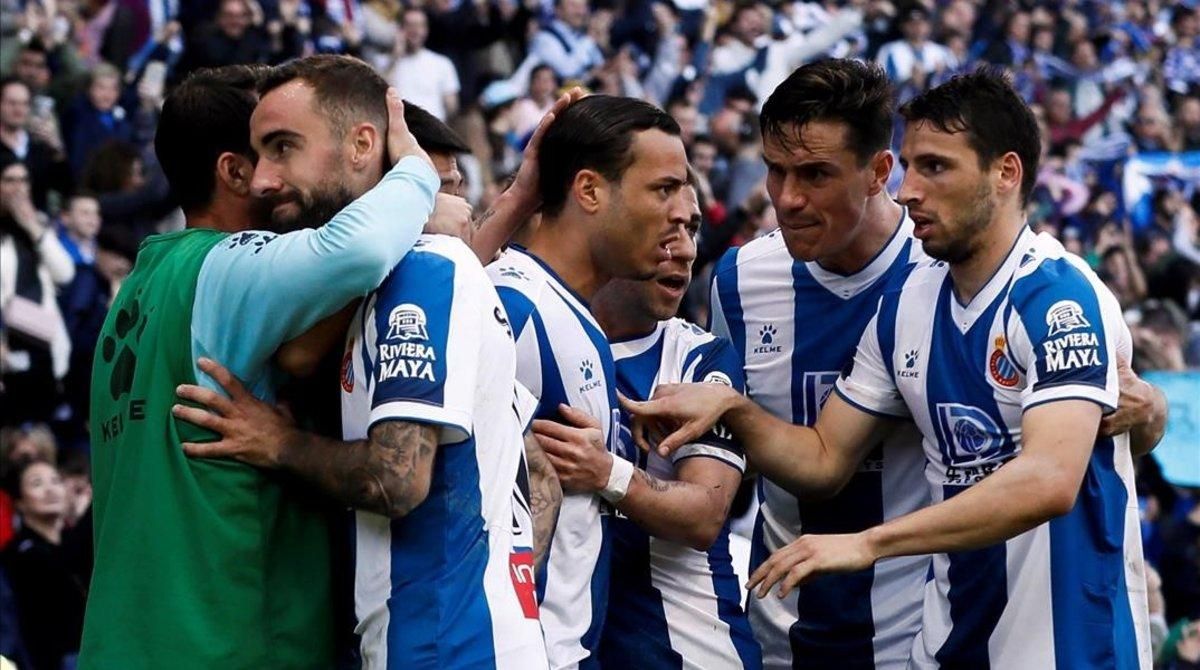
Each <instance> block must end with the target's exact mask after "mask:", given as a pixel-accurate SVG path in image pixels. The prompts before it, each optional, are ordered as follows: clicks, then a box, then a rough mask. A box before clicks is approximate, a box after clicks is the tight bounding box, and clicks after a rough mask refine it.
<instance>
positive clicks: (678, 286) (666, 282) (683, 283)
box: [655, 276, 687, 292]
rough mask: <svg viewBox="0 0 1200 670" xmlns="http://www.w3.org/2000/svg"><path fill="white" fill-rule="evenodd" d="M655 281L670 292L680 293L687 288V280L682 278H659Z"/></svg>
mask: <svg viewBox="0 0 1200 670" xmlns="http://www.w3.org/2000/svg"><path fill="white" fill-rule="evenodd" d="M655 281H657V282H658V285H659V286H662V287H663V288H666V289H667V290H669V291H671V292H681V291H683V289H684V288H686V287H687V278H686V277H682V276H672V277H659V278H658V279H656V280H655Z"/></svg>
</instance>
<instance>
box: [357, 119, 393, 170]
mask: <svg viewBox="0 0 1200 670" xmlns="http://www.w3.org/2000/svg"><path fill="white" fill-rule="evenodd" d="M350 147H351V152H352V153H351V156H350V161H351V164H352V165H353V166H354V168H355V169H357V170H361V169H364V168H367V167H374V166H375V165H376V164H377V163H379V155H380V152H382V151H383V150H384V149H385V147H384V136H383V135H382V134H381V133H380V132H379V129H378V128H376V127H375V124H373V123H360V124H358V125H356V126H354V127H353V128H351V129H350Z"/></svg>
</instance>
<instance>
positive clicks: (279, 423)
mask: <svg viewBox="0 0 1200 670" xmlns="http://www.w3.org/2000/svg"><path fill="white" fill-rule="evenodd" d="M198 366H199V367H200V369H201V370H202V371H203V372H204V373H205V374H207V375H208V376H210V377H212V378H213V380H215V381H216V382H217V383H218V384H220V385H221V388H223V389H225V392H226V393H228V394H229V397H228V398H227V397H225V396H223V395H221V394H220V393H217V392H216V391H213V390H211V389H206V388H204V387H201V386H196V385H193V384H183V385H181V386H179V387H178V388H177V389H176V390H175V391H176V394H177V395H178V396H179V398H180V399H181V400H186V401H189V402H191V403H193V404H195V405H198V407H192V406H188V405H183V404H177V405H175V406H174V407H172V408H171V413H172V414H173V415H174V416H175V418H176V419H180V420H182V421H187V422H188V423H191V424H194V425H196V426H199V427H201V428H205V429H208V430H211V431H213V432H214V433H217V434H218V435H219V436H220V439H219V440H217V441H215V442H185V443H184V444H183V451H184V453H186V454H187V455H188V456H190V457H192V458H233V459H236V460H239V461H241V462H243V463H246V464H249V465H254V466H257V467H263V468H272V467H278V466H279V465H280V457H281V455H282V452H283V449H284V446H285V445H286V444H288V443H290V442H294V441H295V440H296V438H295V435H296V433H297V431H296V428H295V426H294V424H293V421H292V417H291V415H289V414H288V413H287V412H286V411H284V410H283V409H281V408H279V407H276V406H274V405H270V404H268V403H265V402H263V401H261V400H259V399H258V398H256V397H254V396H253V395H252V394H251V393H250V392H249V391H248V390H246V387H245V386H244V385H243V384H242V382H241V380H239V379H238V378H237V377H235V376H234V375H233V373H231V372H230V371H229V370H227V369H225V367H224V366H222V365H221V364H219V363H217V362H216V361H213V360H211V359H208V358H201V359H200V360H199V362H198Z"/></svg>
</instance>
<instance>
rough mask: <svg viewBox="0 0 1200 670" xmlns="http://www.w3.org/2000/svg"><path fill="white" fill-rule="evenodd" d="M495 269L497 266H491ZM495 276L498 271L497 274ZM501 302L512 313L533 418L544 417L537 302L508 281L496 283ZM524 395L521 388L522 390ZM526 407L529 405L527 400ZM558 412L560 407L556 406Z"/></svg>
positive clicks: (520, 370)
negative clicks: (536, 314) (535, 303)
mask: <svg viewBox="0 0 1200 670" xmlns="http://www.w3.org/2000/svg"><path fill="white" fill-rule="evenodd" d="M488 272H489V273H492V272H493V269H492V268H490V267H489V268H488ZM493 279H495V275H494V274H493ZM496 294H497V295H498V296H500V304H501V305H503V306H504V312H505V313H506V314H507V315H508V323H509V326H510V327H511V328H512V334H513V340H514V341H515V345H516V351H517V382H518V384H519V385H520V386H521V387H522V389H523V390H524V391H525V392H526V393H528V394H529V397H531V398H532V400H533V406H532V411H533V414H532V415H531V416H530V417H529V421H532V420H533V419H536V418H544V417H542V415H541V414H542V406H541V399H542V387H543V383H542V347H541V339H542V336H541V333H540V326H539V325H538V324H537V323H536V318H535V310H534V303H533V301H532V300H531V299H530V298H529V296H528V295H526V294H525V293H524V292H522V291H520V290H518V289H516V288H514V287H512V286H506V285H504V284H502V283H501V284H498V285H497V286H496ZM518 395H520V392H518ZM523 407H526V408H527V407H528V405H527V404H524V405H523ZM552 409H554V411H556V412H557V408H552Z"/></svg>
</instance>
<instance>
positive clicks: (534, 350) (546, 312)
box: [487, 246, 620, 670]
mask: <svg viewBox="0 0 1200 670" xmlns="http://www.w3.org/2000/svg"><path fill="white" fill-rule="evenodd" d="M487 272H488V275H489V276H490V277H491V280H492V282H493V283H494V284H495V285H496V290H497V292H498V293H499V295H500V300H501V301H502V302H503V303H504V307H505V309H506V310H507V312H508V317H509V322H510V323H511V325H512V332H513V335H514V337H515V338H516V342H517V380H518V381H519V382H520V383H521V384H522V385H524V386H525V387H526V388H527V389H529V391H530V392H532V393H533V395H534V396H535V397H537V398H538V400H539V405H538V409H537V413H536V418H539V419H551V420H558V421H561V420H562V419H561V417H560V416H559V412H558V406H559V404H567V405H570V406H572V407H574V408H576V409H579V410H581V411H584V412H587V413H588V414H591V415H592V416H593V417H595V418H596V419H597V420H598V421H599V422H600V425H601V427H602V430H603V432H604V438H605V441H606V444H608V446H609V450H610V451H612V452H614V453H616V452H617V449H616V444H615V443H616V438H617V430H616V425H617V424H618V423H619V421H620V408H619V405H618V404H617V386H616V381H615V380H616V373H615V371H614V369H613V358H612V351H611V350H610V349H609V346H608V341H607V340H606V339H605V337H604V333H603V331H602V330H601V329H600V326H599V325H598V324H597V323H596V320H595V319H594V318H593V317H592V314H591V312H590V311H589V309H588V306H587V304H586V303H585V301H584V300H583V299H581V298H580V297H579V296H578V295H576V294H575V293H574V291H572V290H571V289H570V288H569V287H568V286H567V285H566V284H564V283H563V282H562V280H561V279H559V277H558V275H556V274H555V273H554V271H553V270H551V269H550V268H549V267H548V266H546V265H545V264H544V263H542V261H541V260H540V259H538V258H536V257H535V256H533V255H531V254H529V253H528V252H526V251H525V250H524V249H521V248H520V247H516V246H513V247H510V248H509V250H508V251H506V252H505V253H504V255H503V256H501V257H500V258H499V259H497V260H496V261H495V262H493V263H492V264H491V265H489V266H488V268H487ZM609 514H610V507H609V506H608V505H607V504H606V503H604V502H603V501H602V500H601V499H600V498H599V497H598V496H595V495H591V494H588V495H581V494H568V495H564V496H563V501H562V507H561V508H560V510H559V513H558V525H557V526H556V527H555V530H554V537H553V539H552V540H551V542H550V550H549V552H548V554H547V556H546V566H545V570H544V571H543V572H542V574H539V579H538V584H537V586H538V595H539V597H540V599H541V618H542V629H543V631H544V633H545V636H546V651H547V654H548V655H549V658H550V666H551V667H552V668H555V669H556V670H557V669H559V668H574V667H582V668H591V667H597V665H598V662H599V661H598V658H597V650H598V649H599V645H600V632H601V629H602V627H603V625H604V617H605V612H606V611H607V607H608V583H609V563H610V554H611V549H612V542H611V538H610V537H609V532H608V523H609Z"/></svg>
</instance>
